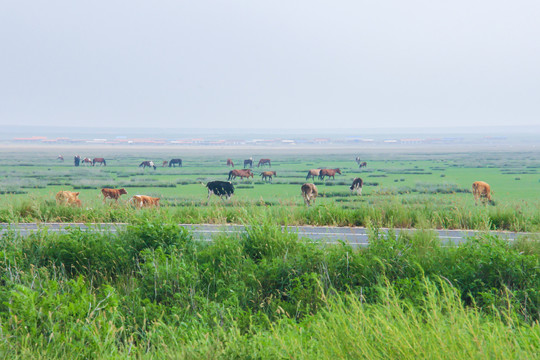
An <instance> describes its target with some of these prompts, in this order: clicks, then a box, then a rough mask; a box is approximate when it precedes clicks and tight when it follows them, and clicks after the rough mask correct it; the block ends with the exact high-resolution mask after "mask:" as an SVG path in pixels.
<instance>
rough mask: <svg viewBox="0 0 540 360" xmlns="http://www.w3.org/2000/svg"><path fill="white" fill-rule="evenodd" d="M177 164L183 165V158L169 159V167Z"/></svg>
mask: <svg viewBox="0 0 540 360" xmlns="http://www.w3.org/2000/svg"><path fill="white" fill-rule="evenodd" d="M176 165H178V166H180V167H182V159H171V161H169V167H171V166H172V167H176Z"/></svg>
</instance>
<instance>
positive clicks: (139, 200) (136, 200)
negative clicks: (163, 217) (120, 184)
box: [130, 195, 160, 209]
mask: <svg viewBox="0 0 540 360" xmlns="http://www.w3.org/2000/svg"><path fill="white" fill-rule="evenodd" d="M159 200H160V198H157V197H151V196H147V195H133V197H132V198H131V200H130V202H131V203H132V204H133V205H135V207H138V208H139V209H141V208H143V207H159Z"/></svg>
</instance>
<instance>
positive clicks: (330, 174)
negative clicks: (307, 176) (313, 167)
mask: <svg viewBox="0 0 540 360" xmlns="http://www.w3.org/2000/svg"><path fill="white" fill-rule="evenodd" d="M336 173H337V174H339V175H341V170H339V169H322V170H321V172H320V174H319V180H324V177H325V176H328V177H332V180H334V179H335V176H336Z"/></svg>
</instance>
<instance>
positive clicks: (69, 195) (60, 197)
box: [56, 191, 82, 207]
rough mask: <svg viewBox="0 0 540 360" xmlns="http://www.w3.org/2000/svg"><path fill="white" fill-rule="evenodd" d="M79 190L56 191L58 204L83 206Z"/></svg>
mask: <svg viewBox="0 0 540 360" xmlns="http://www.w3.org/2000/svg"><path fill="white" fill-rule="evenodd" d="M79 194H80V193H79V192H72V191H59V192H58V193H56V204H58V205H75V206H78V207H81V206H82V203H81V200H79Z"/></svg>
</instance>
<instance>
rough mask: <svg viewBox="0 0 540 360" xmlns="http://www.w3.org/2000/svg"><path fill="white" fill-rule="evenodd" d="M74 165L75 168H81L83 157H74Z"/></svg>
mask: <svg viewBox="0 0 540 360" xmlns="http://www.w3.org/2000/svg"><path fill="white" fill-rule="evenodd" d="M73 163H74V164H75V166H79V164H80V163H81V157H80V156H79V155H75V156H74V157H73Z"/></svg>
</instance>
